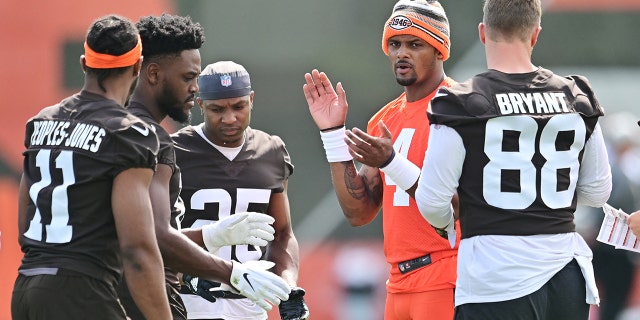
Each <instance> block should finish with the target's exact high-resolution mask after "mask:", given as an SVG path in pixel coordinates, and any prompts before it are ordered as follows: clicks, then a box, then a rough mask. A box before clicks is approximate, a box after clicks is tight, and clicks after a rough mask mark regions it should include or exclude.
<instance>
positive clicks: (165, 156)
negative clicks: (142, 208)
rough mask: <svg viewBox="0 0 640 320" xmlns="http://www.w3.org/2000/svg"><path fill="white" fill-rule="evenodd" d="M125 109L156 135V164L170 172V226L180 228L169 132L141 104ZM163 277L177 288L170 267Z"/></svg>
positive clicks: (176, 174) (177, 178)
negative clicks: (149, 127)
mask: <svg viewBox="0 0 640 320" xmlns="http://www.w3.org/2000/svg"><path fill="white" fill-rule="evenodd" d="M127 109H128V110H129V112H131V113H132V114H134V115H136V116H138V117H139V118H140V119H142V120H143V121H145V122H146V123H147V124H148V125H149V126H151V128H153V130H154V131H155V132H156V134H157V135H158V141H159V142H160V149H159V151H158V164H164V165H167V166H169V167H171V170H172V172H173V173H172V174H171V179H170V181H169V203H168V204H167V205H170V206H171V207H170V209H171V221H170V224H171V227H173V228H175V229H178V230H180V219H181V216H182V214H183V212H182V211H183V210H181V208H182V206H181V205H176V204H179V203H181V202H182V200H181V199H180V168H179V167H178V166H177V165H176V153H175V150H174V147H173V141H172V140H171V136H169V133H168V132H167V131H166V130H165V129H164V128H163V127H162V126H161V125H160V124H159V123H158V122H157V121H156V120H155V119H153V117H152V116H151V114H150V113H149V110H148V109H147V108H145V107H144V106H143V105H142V104H140V103H137V102H132V103H131V104H130V105H129V106H128V107H127ZM165 277H166V280H167V282H168V283H170V284H171V285H172V286H174V287H175V288H179V286H180V281H179V280H178V276H177V273H176V272H175V271H173V270H171V269H170V268H165Z"/></svg>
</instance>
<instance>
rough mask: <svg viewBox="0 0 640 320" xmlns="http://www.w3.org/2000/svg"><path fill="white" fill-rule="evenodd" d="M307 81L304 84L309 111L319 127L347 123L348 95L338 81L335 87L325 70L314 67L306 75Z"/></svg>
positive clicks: (303, 89) (332, 126)
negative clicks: (320, 70) (321, 70)
mask: <svg viewBox="0 0 640 320" xmlns="http://www.w3.org/2000/svg"><path fill="white" fill-rule="evenodd" d="M304 78H305V80H306V83H305V84H304V85H303V86H302V91H303V92H304V97H305V98H306V99H307V104H308V105H309V112H310V113H311V117H312V118H313V121H314V122H315V123H316V125H317V126H318V129H320V130H322V129H327V128H334V127H337V126H341V125H344V124H345V121H346V119H347V109H348V104H347V95H346V93H345V91H344V88H342V83H340V82H338V85H337V86H336V89H335V90H334V89H333V85H332V84H331V80H329V77H327V75H326V74H325V73H324V72H319V71H318V70H317V69H313V71H311V73H306V74H305V75H304Z"/></svg>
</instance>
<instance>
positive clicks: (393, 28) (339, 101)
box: [303, 0, 457, 320]
mask: <svg viewBox="0 0 640 320" xmlns="http://www.w3.org/2000/svg"><path fill="white" fill-rule="evenodd" d="M449 48H450V42H449V22H448V19H447V16H446V13H445V11H444V9H443V8H442V6H441V5H440V3H438V2H437V1H426V0H419V1H408V0H400V1H398V2H397V3H396V4H395V6H394V7H393V12H392V14H391V16H390V18H389V19H388V20H387V22H386V23H385V26H384V32H383V35H382V50H383V51H384V53H385V54H387V55H388V57H389V61H390V62H391V67H392V70H393V72H394V74H395V76H396V81H397V82H398V84H400V85H401V86H403V87H404V92H403V93H402V94H401V95H400V96H399V97H398V98H396V99H395V100H393V101H391V102H389V103H388V104H387V105H386V106H384V107H383V108H382V109H381V110H380V111H378V112H377V113H376V114H375V115H374V116H373V117H372V118H371V120H369V123H368V126H367V132H366V133H365V132H363V131H362V130H360V129H357V128H354V129H353V130H346V128H345V120H346V116H347V108H348V107H347V99H346V95H345V91H344V89H343V87H342V84H341V83H338V84H337V86H336V88H335V89H334V88H333V85H332V84H331V81H330V80H329V78H328V77H327V75H326V74H325V73H324V72H319V71H318V70H313V71H312V72H311V73H307V74H306V75H305V79H306V84H305V85H304V87H303V91H304V94H305V97H306V99H307V103H308V104H309V111H310V112H311V116H312V117H313V120H314V122H315V123H316V125H317V126H318V128H319V129H320V135H321V138H322V141H323V144H324V147H325V151H326V154H327V160H328V161H329V163H330V166H331V176H332V181H333V186H334V189H335V192H336V194H337V196H338V201H339V202H340V206H341V207H342V210H343V212H344V215H345V217H346V218H347V220H348V221H349V223H350V224H351V225H353V226H362V225H365V224H368V223H370V222H371V221H373V220H374V218H375V217H376V216H377V214H378V212H380V209H382V210H383V212H384V213H383V232H384V251H385V256H386V259H387V262H388V263H389V264H390V266H391V269H390V274H389V279H388V281H387V300H386V305H385V317H384V319H385V320H396V319H452V318H453V312H454V309H453V308H454V307H453V296H454V288H455V283H456V262H457V258H456V256H457V239H456V232H455V231H454V229H453V226H454V225H455V224H452V225H451V228H450V229H449V230H436V229H435V228H433V227H432V226H431V225H429V223H428V222H426V221H424V218H422V216H421V215H420V212H419V211H418V207H417V205H416V202H415V200H414V199H413V198H412V197H413V195H414V191H415V188H416V186H417V181H418V177H419V176H420V166H421V164H422V160H423V158H424V154H425V150H426V148H427V142H428V139H429V121H428V119H427V108H428V106H429V102H430V100H431V98H433V96H434V95H435V94H436V92H437V90H438V88H439V87H441V86H451V85H452V84H453V83H455V82H454V81H453V80H452V79H451V78H448V77H447V76H446V74H445V72H444V66H443V64H444V61H445V60H447V59H448V58H449ZM354 160H357V161H358V162H360V163H362V164H363V166H362V167H361V168H360V170H357V168H356V166H355V163H354Z"/></svg>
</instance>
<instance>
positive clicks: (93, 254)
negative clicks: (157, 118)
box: [4, 16, 170, 320]
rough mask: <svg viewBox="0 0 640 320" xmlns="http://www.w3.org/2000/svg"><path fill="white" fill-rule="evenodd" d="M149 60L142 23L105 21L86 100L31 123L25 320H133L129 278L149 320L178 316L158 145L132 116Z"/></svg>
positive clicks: (91, 59)
mask: <svg viewBox="0 0 640 320" xmlns="http://www.w3.org/2000/svg"><path fill="white" fill-rule="evenodd" d="M141 55H142V43H141V40H140V37H139V36H138V29H136V27H135V26H134V25H133V23H132V22H130V21H128V20H126V19H124V18H121V17H118V16H106V17H103V18H100V19H98V20H96V21H95V22H94V24H93V25H92V27H91V28H90V30H89V33H88V35H87V40H86V42H85V54H84V55H83V56H82V57H81V64H82V69H83V71H84V72H85V83H84V86H83V88H82V91H80V92H79V93H77V94H75V95H73V96H71V97H68V98H66V99H64V100H62V101H61V102H60V103H58V104H56V105H54V106H50V107H47V108H45V109H43V110H42V111H40V112H39V113H38V114H37V115H36V116H34V117H33V118H31V119H30V120H29V121H28V122H27V126H26V128H27V130H26V136H25V146H26V151H25V152H24V153H23V154H24V172H23V175H22V181H21V183H20V198H19V210H18V212H19V219H18V221H19V234H20V238H19V242H20V246H21V248H22V251H23V252H24V258H23V259H22V264H21V266H20V268H19V275H18V278H17V279H16V283H15V285H14V288H13V297H12V301H11V313H12V318H13V319H15V320H19V319H30V320H38V319H78V320H80V319H87V318H88V317H89V318H91V319H104V320H107V319H109V320H113V319H122V320H124V319H126V316H125V312H124V310H123V308H122V305H121V304H120V303H119V301H118V297H117V295H116V285H117V284H118V281H120V278H121V276H122V274H123V270H124V273H125V274H126V275H127V282H128V285H129V286H131V287H132V288H134V290H132V296H133V298H134V299H135V302H136V303H137V304H138V305H139V306H140V309H141V310H142V312H143V313H144V316H145V317H146V319H168V318H169V317H170V311H169V304H168V302H167V295H166V293H165V291H164V286H163V283H164V278H163V272H162V271H163V270H162V259H161V255H160V250H159V248H158V244H157V242H156V239H155V236H154V232H153V215H152V212H151V202H150V199H149V192H148V190H149V183H150V181H151V177H152V176H153V170H154V169H155V167H156V153H157V151H158V138H157V136H156V135H155V133H154V132H153V131H152V130H150V128H149V127H148V126H147V125H146V124H145V123H144V122H143V121H142V120H141V119H139V118H137V117H135V116H133V115H132V114H131V113H129V112H127V110H126V109H125V108H124V103H125V101H126V100H127V99H128V97H129V94H130V91H131V86H132V85H133V84H135V81H136V79H137V78H138V75H139V73H140V69H141V64H142V58H141ZM4 214H9V213H4Z"/></svg>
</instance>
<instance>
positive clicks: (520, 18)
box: [416, 0, 611, 320]
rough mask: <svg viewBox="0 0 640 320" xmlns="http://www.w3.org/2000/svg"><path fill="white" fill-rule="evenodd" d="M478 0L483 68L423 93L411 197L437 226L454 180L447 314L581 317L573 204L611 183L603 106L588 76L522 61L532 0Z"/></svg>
mask: <svg viewBox="0 0 640 320" xmlns="http://www.w3.org/2000/svg"><path fill="white" fill-rule="evenodd" d="M484 10H485V12H484V18H483V23H481V24H480V26H479V31H480V39H481V41H482V42H483V43H484V44H485V50H486V53H487V66H488V68H489V70H488V71H486V72H484V73H481V74H478V75H476V76H474V77H473V78H471V79H470V80H467V81H465V82H462V83H460V84H457V85H454V86H452V87H451V88H441V89H440V90H439V92H438V94H437V95H436V97H435V98H434V99H433V101H432V104H431V109H430V110H429V120H430V121H431V137H430V139H429V149H427V152H426V155H425V160H424V165H423V168H422V170H423V174H422V175H421V176H420V180H419V183H418V188H417V191H416V200H417V202H418V206H419V208H420V212H421V213H422V215H423V216H424V217H425V218H426V219H427V220H428V221H429V222H430V223H431V224H432V225H434V226H435V227H437V228H443V227H446V225H447V224H448V223H449V221H450V220H451V216H452V215H453V212H452V209H451V206H450V204H449V202H450V200H451V197H452V196H453V194H454V192H456V190H457V193H458V196H459V201H460V202H459V204H460V207H459V208H460V209H459V216H460V228H461V230H462V240H461V243H460V249H459V253H458V281H457V286H456V293H455V294H456V298H455V304H456V312H455V319H456V320H463V319H464V320H467V319H474V320H475V319H487V320H489V319H491V320H496V319H498V320H500V319H505V320H506V319H523V320H525V319H531V320H533V319H536V320H550V319H558V320H560V319H562V320H573V319H575V320H578V319H580V320H585V319H587V318H588V314H589V304H597V303H598V301H599V298H598V291H597V289H596V286H595V280H594V275H593V267H592V265H591V258H592V254H591V250H590V249H589V247H588V245H587V244H586V242H585V241H584V239H582V237H581V236H580V235H579V234H578V233H576V232H575V224H574V222H573V219H574V216H573V215H574V212H575V209H576V205H577V204H583V205H589V206H594V207H598V206H602V205H603V204H604V203H605V202H606V201H607V199H608V197H609V193H610V191H611V172H610V167H609V162H608V158H607V151H606V148H605V145H604V141H603V138H602V133H601V130H600V126H599V124H598V118H599V117H601V116H603V110H602V108H601V107H600V104H599V103H598V100H597V99H596V97H595V95H594V92H593V90H592V88H591V86H590V84H589V82H588V81H587V79H586V78H584V77H581V76H567V77H562V76H558V75H556V74H554V73H553V72H551V71H550V70H547V69H544V68H541V67H536V66H534V65H533V64H532V63H531V60H530V59H531V52H532V49H533V45H534V44H535V43H536V40H537V37H538V34H539V32H540V29H541V28H540V15H541V3H540V0H516V1H514V0H486V1H485V6H484ZM514 21H517V23H514Z"/></svg>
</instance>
